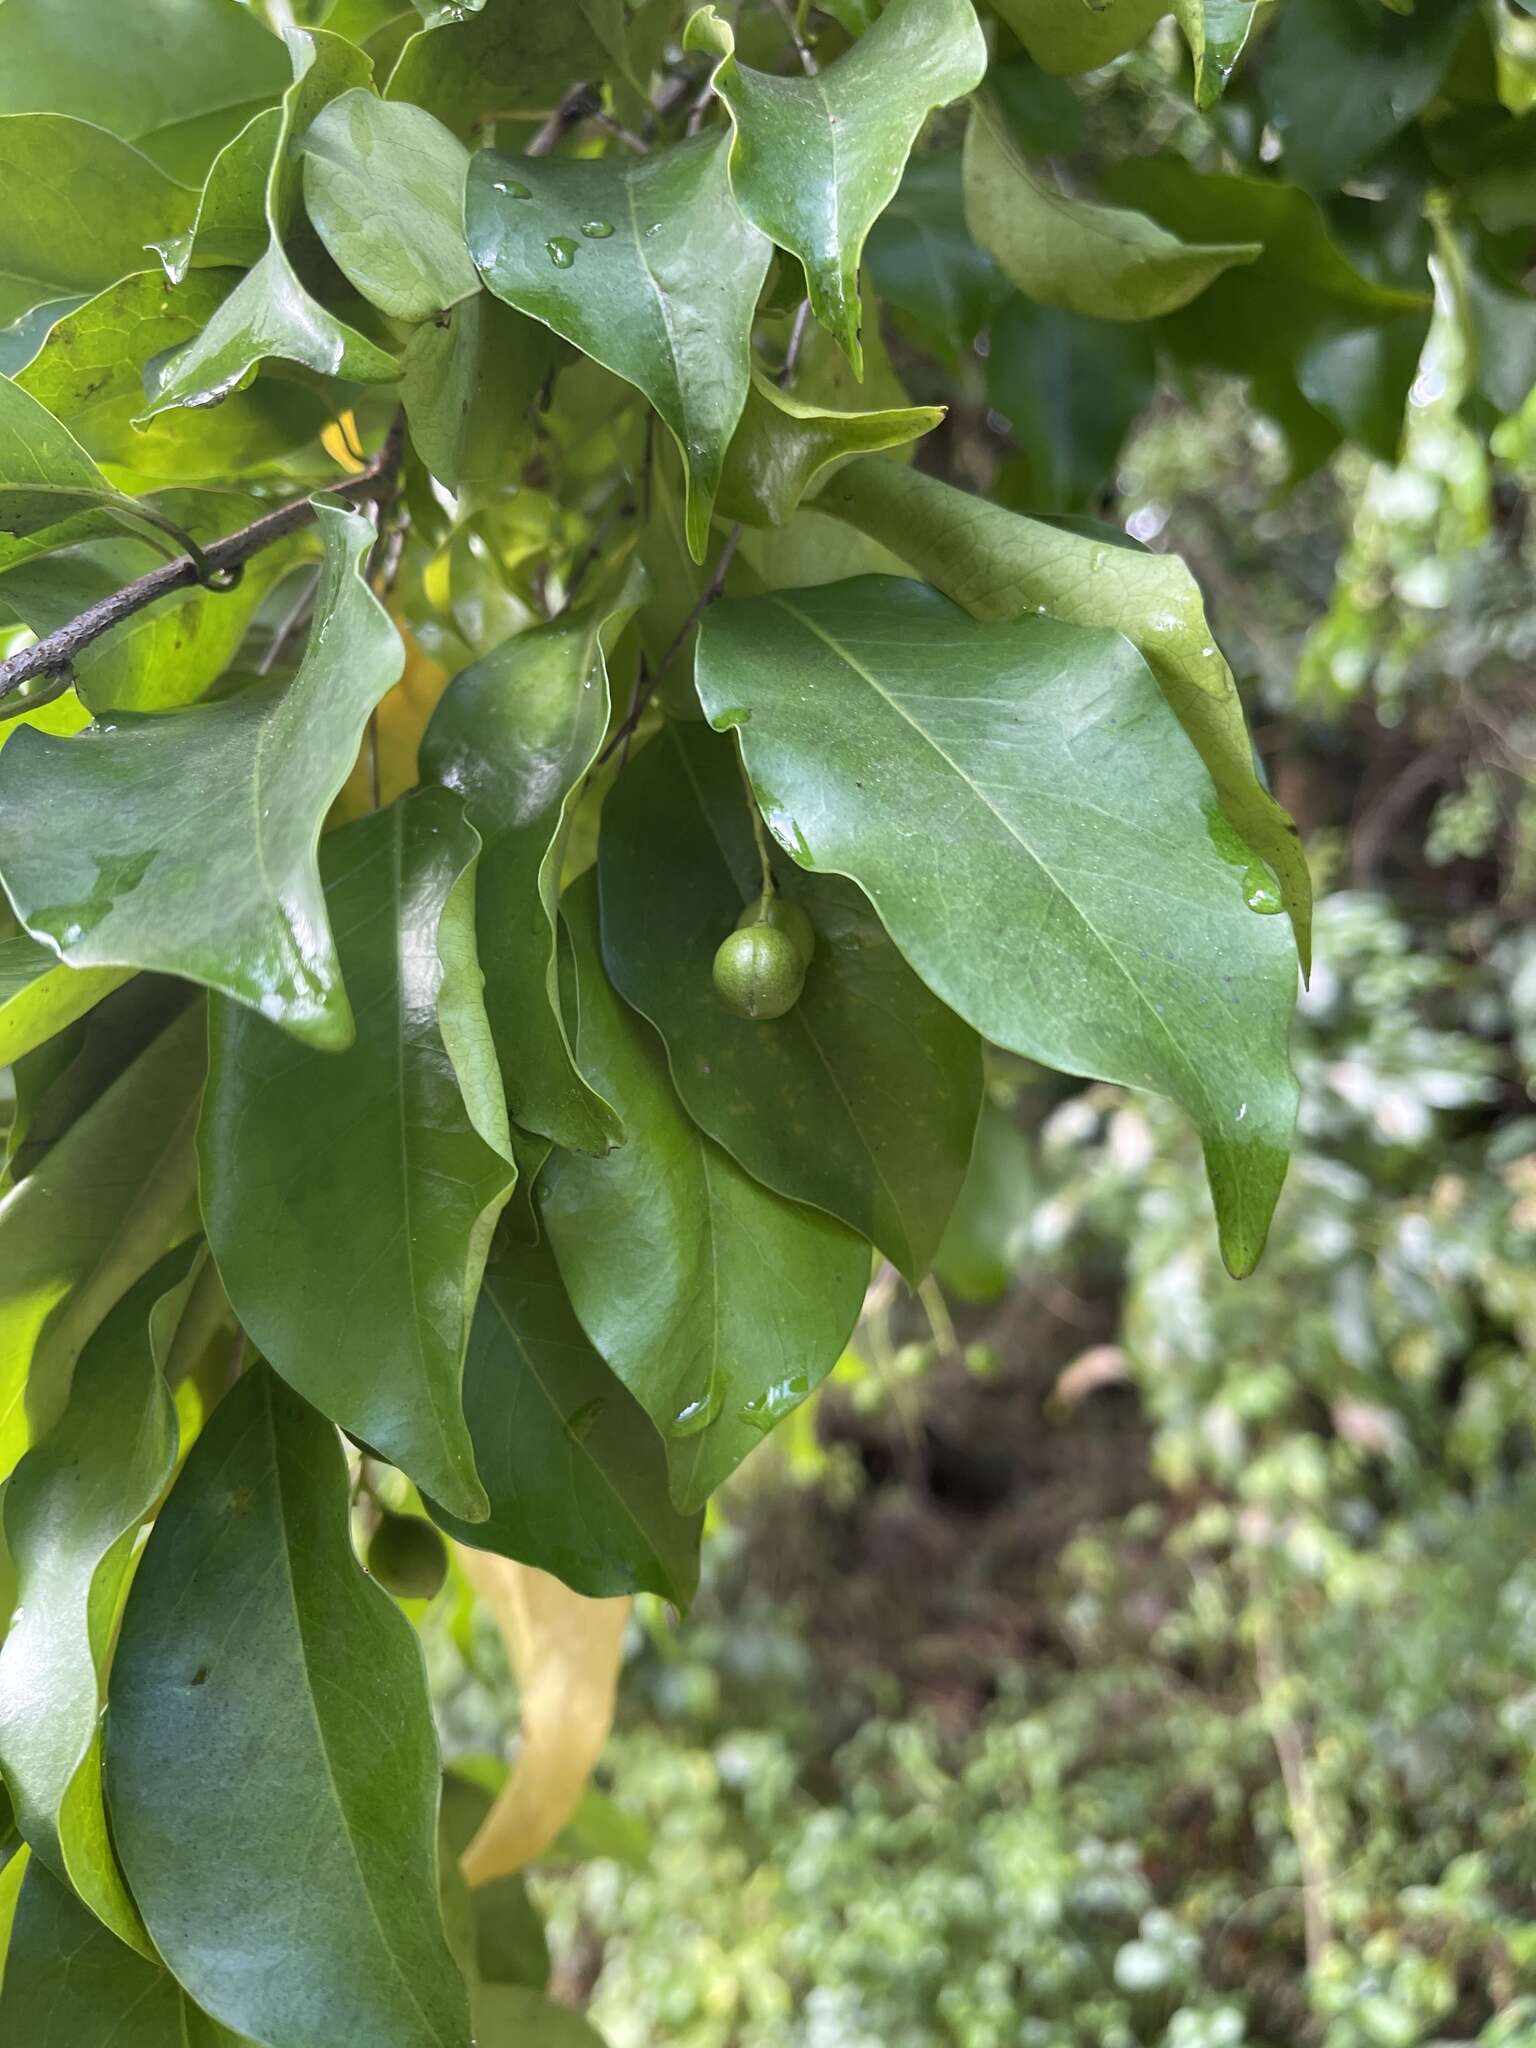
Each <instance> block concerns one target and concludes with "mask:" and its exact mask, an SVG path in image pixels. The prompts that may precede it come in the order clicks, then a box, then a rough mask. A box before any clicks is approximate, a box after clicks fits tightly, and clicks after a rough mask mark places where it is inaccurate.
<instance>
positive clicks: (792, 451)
mask: <svg viewBox="0 0 1536 2048" xmlns="http://www.w3.org/2000/svg"><path fill="white" fill-rule="evenodd" d="M943 418H944V407H943V406H941V405H909V406H905V407H898V408H893V409H889V410H884V411H880V412H829V411H827V409H826V408H825V407H824V406H820V405H807V404H806V403H805V402H804V401H803V400H802V399H798V398H793V397H791V396H790V394H789V393H788V392H785V391H780V390H779V389H778V387H777V386H776V385H774V384H771V383H769V381H768V379H767V378H766V377H764V376H761V375H760V374H759V373H758V372H757V371H755V370H754V372H753V373H752V387H751V389H750V391H749V392H748V394H747V403H746V407H745V409H744V410H743V412H742V415H741V422H740V424H739V425H738V427H737V429H736V432H735V433H734V434H733V435H732V437H731V445H730V447H729V449H728V450H727V451H726V457H725V468H724V471H723V472H722V474H721V477H720V495H719V498H718V499H717V500H716V509H717V510H718V512H719V514H720V517H721V518H722V519H740V520H742V521H744V522H745V523H746V524H747V525H749V526H782V525H783V524H784V522H785V520H786V519H788V518H789V517H790V515H791V514H792V513H793V512H794V510H795V508H796V507H797V506H798V505H799V503H800V500H801V499H802V498H803V497H804V496H805V495H806V493H807V492H808V491H811V490H814V488H815V486H816V485H817V483H818V482H820V480H821V479H822V478H823V477H824V476H825V475H826V474H827V472H828V471H829V470H830V469H831V468H833V466H834V465H835V464H837V463H838V462H843V461H846V460H847V459H848V458H849V457H850V456H854V455H870V454H874V453H875V452H877V451H878V450H882V449H886V448H899V447H901V446H902V445H903V444H904V443H906V442H908V441H915V440H917V439H918V438H919V437H920V436H921V435H923V434H929V433H932V431H933V429H934V428H935V427H936V426H938V425H939V423H940V422H941V421H942V420H943Z"/></svg>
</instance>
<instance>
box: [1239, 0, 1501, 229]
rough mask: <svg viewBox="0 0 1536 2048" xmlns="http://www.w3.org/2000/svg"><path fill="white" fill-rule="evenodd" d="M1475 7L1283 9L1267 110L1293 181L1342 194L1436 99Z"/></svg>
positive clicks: (1262, 85) (1375, 3)
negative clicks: (1348, 182) (1403, 10)
mask: <svg viewBox="0 0 1536 2048" xmlns="http://www.w3.org/2000/svg"><path fill="white" fill-rule="evenodd" d="M1473 11H1474V0H1416V4H1415V5H1414V8H1413V11H1412V12H1411V13H1409V14H1398V13H1395V12H1394V11H1393V10H1392V9H1391V8H1389V7H1384V6H1383V5H1382V4H1381V0H1285V5H1284V6H1283V7H1277V8H1276V10H1275V17H1276V18H1275V25H1274V27H1273V29H1272V30H1271V31H1270V33H1269V35H1268V36H1267V37H1266V39H1265V44H1264V62H1263V64H1262V65H1261V66H1260V68H1259V73H1258V79H1259V92H1260V96H1261V98H1262V100H1263V104H1264V110H1265V112H1266V114H1267V115H1268V117H1269V120H1270V121H1271V123H1272V124H1273V126H1274V128H1275V130H1276V132H1277V134H1278V135H1279V137H1280V142H1281V147H1282V151H1283V157H1282V162H1283V166H1284V169H1285V172H1286V175H1287V176H1288V177H1291V178H1294V179H1295V180H1296V181H1297V182H1298V183H1299V184H1302V185H1308V186H1312V187H1314V188H1316V189H1319V190H1324V189H1328V188H1331V187H1333V186H1336V185H1339V184H1341V183H1342V182H1343V181H1344V180H1345V179H1346V178H1348V177H1350V176H1351V174H1352V173H1354V172H1355V171H1358V170H1359V169H1360V168H1361V167H1362V166H1363V165H1365V164H1366V163H1368V162H1369V160H1370V159H1371V158H1372V157H1374V156H1375V155H1376V154H1377V152H1378V151H1379V150H1380V149H1382V148H1383V147H1384V146H1385V145H1386V144H1387V143H1388V142H1390V141H1391V140H1392V138H1393V136H1394V135H1397V134H1399V133H1400V132H1401V131H1402V130H1403V129H1404V128H1406V127H1407V125H1408V123H1409V122H1410V121H1411V120H1412V119H1413V117H1414V115H1415V114H1417V113H1418V112H1419V111H1420V109H1421V108H1422V107H1424V106H1425V105H1427V104H1428V102H1429V100H1430V99H1431V98H1432V97H1433V95H1434V92H1435V89H1436V87H1437V86H1438V85H1439V83H1440V79H1441V76H1442V74H1443V73H1444V71H1445V68H1446V66H1447V64H1448V63H1449V62H1450V60H1451V57H1452V55H1453V54H1454V52H1455V49H1456V46H1457V44H1458V42H1459V41H1460V39H1461V36H1462V33H1463V31H1464V30H1465V28H1466V25H1467V21H1468V18H1469V16H1470V15H1471V14H1472V13H1473Z"/></svg>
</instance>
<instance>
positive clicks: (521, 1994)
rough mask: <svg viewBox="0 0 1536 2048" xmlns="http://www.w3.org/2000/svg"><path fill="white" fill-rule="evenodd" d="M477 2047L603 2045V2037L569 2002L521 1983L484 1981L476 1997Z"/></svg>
mask: <svg viewBox="0 0 1536 2048" xmlns="http://www.w3.org/2000/svg"><path fill="white" fill-rule="evenodd" d="M475 2041H476V2043H477V2048H603V2040H602V2036H601V2035H600V2034H599V2033H598V2032H597V2030H596V2029H595V2028H594V2027H593V2026H591V2025H590V2023H589V2022H588V2021H586V2020H584V2019H583V2018H582V2016H581V2014H580V2013H579V2012H572V2011H571V2009H570V2007H569V2006H568V2005H556V2003H555V2002H554V2000H553V1999H552V1998H546V1997H545V1996H544V1994H543V1992H542V1991H530V1990H528V1989H527V1988H526V1987H525V1986H523V1985H520V1984H482V1985H481V1987H480V1989H479V1991H478V1992H477V1993H476V1996H475Z"/></svg>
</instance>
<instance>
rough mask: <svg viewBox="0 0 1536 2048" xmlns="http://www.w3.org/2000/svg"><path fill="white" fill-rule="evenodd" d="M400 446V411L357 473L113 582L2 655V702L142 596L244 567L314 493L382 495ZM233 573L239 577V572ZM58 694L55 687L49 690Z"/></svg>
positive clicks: (70, 658)
mask: <svg viewBox="0 0 1536 2048" xmlns="http://www.w3.org/2000/svg"><path fill="white" fill-rule="evenodd" d="M404 450H405V423H404V420H403V419H397V420H396V421H395V423H394V425H393V426H392V427H391V428H390V430H389V433H388V435H387V436H386V437H385V441H384V445H383V447H382V448H380V450H379V452H378V454H377V455H376V456H375V457H374V458H373V460H372V461H371V462H370V463H369V464H368V466H367V468H366V469H362V470H359V471H358V473H357V475H356V476H349V477H344V478H343V479H342V480H341V482H340V483H336V484H330V485H328V486H327V487H326V489H325V490H324V491H322V492H317V493H315V494H314V495H313V496H311V497H308V498H295V499H293V500H292V501H291V502H290V503H288V504H286V505H278V506H275V507H274V508H273V510H272V511H270V512H264V513H263V514H262V515H261V517H260V518H259V519H253V520H252V521H251V523H250V525H249V526H242V527H241V528H240V529H239V531H238V532H236V533H231V534H226V535H225V537H224V538H223V539H222V540H216V541H213V542H211V543H210V544H209V545H208V546H207V547H206V548H204V549H203V553H202V566H201V569H200V568H199V565H198V563H196V562H195V561H194V560H193V559H192V557H191V556H190V555H178V556H177V557H176V559H175V560H174V561H171V562H163V563H161V565H160V566H159V567H158V568H156V569H151V570H150V571H149V572H148V574H147V575H144V576H141V577H139V579H138V581H137V582H135V583H127V584H124V586H123V588H122V589H121V590H114V591H113V593H112V595H111V596H110V597H104V598H103V599H102V600H101V602H100V604H93V605H91V606H90V607H89V608H88V609H87V610H85V611H83V612H82V613H81V614H80V616H79V617H78V618H76V619H71V620H70V622H69V624H68V625H67V626H60V627H59V629H58V631H57V632H56V633H49V634H48V635H46V637H45V638H43V639H41V640H39V641H37V642H36V643H35V644H34V645H33V646H31V647H24V648H23V649H22V650H21V652H20V653H19V654H13V655H12V656H11V657H10V659H9V660H8V661H3V662H0V703H3V701H4V700H5V699H6V698H8V697H14V696H15V695H16V693H17V691H19V690H21V689H22V688H23V687H24V685H26V684H27V683H29V682H32V681H34V680H35V679H37V678H39V677H42V678H46V679H48V680H51V681H53V682H56V683H60V686H61V687H62V686H63V685H62V682H61V679H65V678H67V677H68V676H69V674H70V673H71V670H72V668H73V666H74V663H75V660H76V659H77V657H78V656H79V655H80V654H81V653H83V652H84V650H85V649H86V648H87V647H89V646H90V645H91V643H92V641H94V640H99V639H100V638H101V636H102V634H103V633H109V632H110V631H111V630H112V628H113V627H114V626H120V625H121V624H122V622H123V621H124V619H131V618H132V617H133V615H134V613H135V612H139V611H142V610H143V609H144V607H145V605H147V604H154V603H155V602H156V601H157V599H159V598H162V597H169V596H170V595H171V594H172V593H173V592H174V591H177V590H190V589H192V588H193V587H194V586H195V585H197V584H200V583H205V582H206V580H207V577H208V576H209V575H210V574H213V575H216V576H223V575H228V574H229V572H230V571H231V570H238V569H241V568H243V567H244V565H245V563H247V562H248V561H249V560H250V559H251V557H252V555H259V554H260V553H261V552H262V550H263V549H264V548H269V547H271V546H273V544H274V543H275V542H277V541H280V540H285V539H286V538H287V536H288V535H289V534H290V533H297V532H299V530H300V529H301V528H303V527H305V526H308V525H309V523H310V521H311V520H312V519H313V518H314V516H315V498H316V497H327V498H373V499H375V500H377V499H378V498H380V497H381V496H383V495H385V494H386V492H387V490H388V487H389V486H390V485H391V484H392V482H393V479H394V475H395V472H396V470H397V469H398V468H399V466H400V459H401V456H402V454H403V453H404ZM236 580H238V579H236ZM49 694H51V695H57V694H58V692H57V690H55V691H52V692H50V693H49ZM46 701H47V700H46V697H45V696H44V694H43V693H42V692H41V691H39V692H38V693H37V695H36V697H35V698H31V699H29V700H28V702H27V704H26V705H25V706H23V707H19V708H24V709H30V708H31V705H32V703H34V702H46Z"/></svg>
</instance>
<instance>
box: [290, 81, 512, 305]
mask: <svg viewBox="0 0 1536 2048" xmlns="http://www.w3.org/2000/svg"><path fill="white" fill-rule="evenodd" d="M299 148H300V151H301V154H302V156H303V159H304V206H305V210H306V212H307V213H308V215H309V218H310V220H311V221H312V222H313V224H314V229H315V232H316V234H317V235H319V237H320V239H321V241H322V242H324V244H325V246H326V248H327V249H328V250H329V251H330V253H331V256H332V258H333V259H334V261H335V263H336V267H337V268H338V269H339V270H340V271H341V272H342V274H343V275H344V276H345V277H346V278H348V279H349V280H350V282H351V283H352V284H354V285H355V286H356V287H357V289H358V290H359V291H360V292H361V293H362V295H363V297H364V298H365V299H368V300H370V301H371V302H372V303H373V304H374V305H375V306H377V307H379V308H380V310H381V311H383V312H385V313H389V314H391V315H392V316H393V317H394V318H395V319H397V320H411V321H416V320H430V319H431V318H432V317H433V315H434V314H437V313H441V312H444V311H445V310H446V309H447V308H448V307H449V306H452V305H456V304H457V303H458V301H459V300H460V299H467V298H468V297H470V295H471V294H472V293H474V292H478V291H479V289H480V280H479V278H478V276H477V275H476V274H475V266H474V265H473V263H471V262H470V260H469V251H468V250H467V249H466V248H465V246H464V174H465V172H466V171H467V170H468V168H469V152H468V150H466V149H465V147H464V145H463V144H462V143H461V142H460V141H459V140H458V139H457V138H456V137H455V136H454V135H452V134H451V133H450V132H449V130H448V129H446V128H445V127H444V126H443V124H442V122H441V121H437V120H434V119H433V117H432V115H430V114H429V113H427V112H426V111H425V109H424V108H421V107H411V106H405V105H403V104H401V103H400V102H398V101H393V100H381V99H379V98H378V96H377V95H376V94H374V93H371V92H364V91H362V90H361V89H360V88H354V89H353V90H352V91H351V92H344V93H342V94H341V95H340V96H339V97H338V98H336V99H334V100H332V101H331V102H330V104H329V105H328V106H325V107H322V108H321V110H320V112H319V113H318V114H317V115H316V117H315V119H314V120H313V121H312V122H311V123H310V125H309V127H308V128H307V129H306V130H305V132H304V134H303V136H302V137H301V138H300V142H299Z"/></svg>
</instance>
